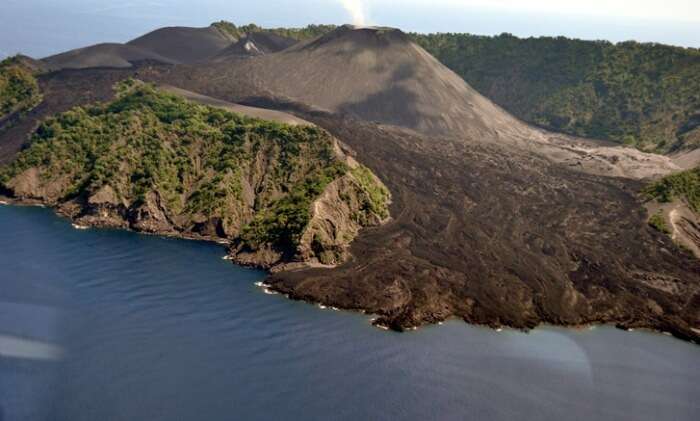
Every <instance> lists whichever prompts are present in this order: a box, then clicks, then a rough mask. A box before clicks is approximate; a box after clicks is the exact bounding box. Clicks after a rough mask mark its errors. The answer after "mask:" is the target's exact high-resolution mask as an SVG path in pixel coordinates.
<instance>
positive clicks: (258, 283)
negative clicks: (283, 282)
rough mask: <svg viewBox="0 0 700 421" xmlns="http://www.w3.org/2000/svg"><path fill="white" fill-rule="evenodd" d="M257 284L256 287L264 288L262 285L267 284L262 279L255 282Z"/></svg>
mask: <svg viewBox="0 0 700 421" xmlns="http://www.w3.org/2000/svg"><path fill="white" fill-rule="evenodd" d="M255 286H256V287H260V288H262V287H264V286H265V284H263V283H262V282H261V281H258V282H256V283H255Z"/></svg>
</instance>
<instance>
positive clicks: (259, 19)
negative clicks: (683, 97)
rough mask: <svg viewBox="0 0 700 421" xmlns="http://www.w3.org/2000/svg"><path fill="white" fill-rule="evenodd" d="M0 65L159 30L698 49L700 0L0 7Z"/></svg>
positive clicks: (44, 3) (56, 0)
mask: <svg viewBox="0 0 700 421" xmlns="http://www.w3.org/2000/svg"><path fill="white" fill-rule="evenodd" d="M2 3H3V4H2V13H0V56H6V55H10V54H15V53H18V52H21V53H24V54H27V55H30V56H33V57H44V56H46V55H50V54H55V53H58V52H61V51H65V50H68V49H72V48H78V47H82V46H86V45H90V44H95V43H98V42H107V41H111V42H124V41H127V40H129V39H132V38H135V37H136V36H138V35H141V34H143V33H145V32H148V31H150V30H152V29H155V28H158V27H161V26H173V25H185V26H206V25H208V24H210V23H211V22H213V21H217V20H221V19H225V20H229V21H232V22H234V23H237V24H245V23H251V22H254V23H257V24H259V25H262V26H305V25H307V24H310V23H334V24H342V23H356V24H366V25H383V26H392V27H398V28H401V29H403V30H405V31H415V32H468V33H472V34H481V35H496V34H500V33H503V32H509V33H512V34H514V35H517V36H521V37H529V36H559V35H563V36H567V37H573V38H581V39H605V40H610V41H614V42H617V41H626V40H637V41H642V42H661V43H665V44H673V45H680V46H685V47H695V48H700V0H663V1H661V0H586V1H571V0H401V1H396V0H245V1H241V0H140V1H139V0H122V1H115V0H2Z"/></svg>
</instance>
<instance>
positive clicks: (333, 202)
mask: <svg viewBox="0 0 700 421" xmlns="http://www.w3.org/2000/svg"><path fill="white" fill-rule="evenodd" d="M119 90H120V93H119V95H118V98H117V99H116V100H115V101H113V102H111V103H107V104H104V105H96V106H88V107H85V108H83V107H78V108H74V109H72V110H70V111H68V112H65V113H63V114H59V115H57V116H56V117H54V118H51V119H49V120H47V121H45V122H44V123H43V124H42V125H40V126H39V128H38V129H37V131H36V133H35V134H34V135H33V139H32V142H31V146H30V147H29V148H28V149H27V150H25V151H24V152H22V153H21V154H20V155H19V156H18V157H17V159H16V160H15V161H14V162H13V163H12V164H11V165H9V166H7V167H5V168H2V169H0V190H3V191H4V192H5V193H6V194H8V195H9V196H10V197H12V198H15V199H18V200H24V201H27V200H30V201H31V200H38V201H41V202H43V203H47V204H51V205H54V206H58V207H59V208H60V209H61V210H62V212H63V213H65V214H68V215H69V216H71V217H72V218H73V219H74V220H75V221H76V222H77V223H79V224H86V225H100V226H110V227H121V228H131V229H134V230H137V231H144V232H152V233H159V234H170V235H183V236H193V237H201V238H213V239H221V240H227V241H229V240H230V241H231V242H232V246H231V247H232V248H231V252H232V255H233V257H234V258H235V259H237V260H238V261H239V262H242V263H246V264H255V265H261V266H266V267H269V266H272V265H276V264H279V263H284V262H289V261H294V260H298V261H302V262H314V261H315V262H321V263H324V264H336V263H338V262H341V261H343V260H344V259H345V258H346V251H345V249H346V247H347V245H348V244H349V242H350V241H352V239H353V238H354V237H355V235H357V232H358V230H359V229H360V228H361V227H363V226H368V225H377V224H379V223H380V222H381V221H382V220H383V219H385V218H386V217H387V216H388V213H387V208H386V207H387V203H388V200H389V196H388V192H387V191H386V189H385V188H384V187H383V185H382V184H381V182H379V180H378V179H376V178H375V177H374V175H372V173H371V172H369V171H368V170H367V169H366V168H364V167H362V166H360V165H359V164H357V163H356V162H355V161H354V160H351V159H349V158H347V157H345V155H344V154H343V153H342V152H341V151H340V149H339V146H338V144H337V141H336V140H334V139H333V138H332V137H331V136H330V135H328V133H326V132H325V131H323V130H321V129H319V128H316V127H313V126H301V125H299V126H288V125H284V124H278V123H272V122H267V121H264V120H256V119H250V118H247V117H242V116H240V115H236V114H232V113H230V112H227V111H224V110H221V109H216V108H211V107H206V106H201V105H195V104H193V103H189V102H186V101H185V100H183V99H181V98H180V97H177V96H174V95H171V94H167V93H163V92H161V91H158V90H155V89H154V88H152V87H149V86H147V85H141V84H139V83H136V82H133V81H127V82H123V83H121V84H120V85H119Z"/></svg>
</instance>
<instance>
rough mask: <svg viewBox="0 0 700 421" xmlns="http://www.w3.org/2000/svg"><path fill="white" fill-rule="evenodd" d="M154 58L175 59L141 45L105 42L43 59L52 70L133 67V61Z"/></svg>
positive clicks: (168, 61) (157, 59) (168, 60)
mask: <svg viewBox="0 0 700 421" xmlns="http://www.w3.org/2000/svg"><path fill="white" fill-rule="evenodd" d="M143 60H152V61H157V62H160V63H166V64H172V63H174V61H173V60H171V59H169V58H166V57H163V56H161V55H159V54H157V53H154V52H152V51H148V50H144V49H142V48H139V47H135V46H132V45H125V44H117V43H104V44H96V45H91V46H89V47H84V48H78V49H75V50H71V51H67V52H65V53H60V54H56V55H53V56H50V57H46V58H44V59H42V62H43V63H44V64H45V65H46V67H47V68H48V69H50V70H59V69H85V68H90V67H114V68H125V67H131V66H132V64H131V63H132V62H136V61H143Z"/></svg>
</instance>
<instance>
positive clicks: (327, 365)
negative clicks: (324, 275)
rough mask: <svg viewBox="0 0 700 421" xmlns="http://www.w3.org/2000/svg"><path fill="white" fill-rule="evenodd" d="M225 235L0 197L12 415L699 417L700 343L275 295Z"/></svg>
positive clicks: (7, 404)
mask: <svg viewBox="0 0 700 421" xmlns="http://www.w3.org/2000/svg"><path fill="white" fill-rule="evenodd" d="M222 256H224V250H223V249H222V248H221V247H219V246H217V245H214V244H208V243H202V242H195V241H185V240H176V239H165V238H159V237H153V236H145V235H139V234H134V233H129V232H121V231H112V230H96V229H88V230H76V229H74V228H73V227H72V226H71V224H70V222H69V221H67V220H65V219H61V218H58V217H56V216H55V215H54V214H53V213H52V211H51V210H49V209H42V208H36V207H12V206H0V420H2V421H15V420H21V421H24V420H66V421H80V420H90V421H94V420H103V421H108V420H243V419H245V420H254V419H285V420H296V419H304V420H316V419H319V420H320V419H341V420H358V419H392V420H393V419H406V420H427V419H441V420H452V419H454V420H462V419H474V420H485V419H490V420H506V419H507V420H512V419H518V420H563V419H595V420H635V421H639V420H661V419H664V420H694V419H697V414H698V413H700V401H699V400H698V397H699V396H700V382H698V379H699V378H700V347H698V346H697V345H692V344H688V343H684V342H682V341H679V340H676V339H673V338H670V337H666V336H663V335H659V334H652V333H646V332H639V331H636V332H623V331H619V330H616V329H613V328H608V327H598V328H596V329H594V330H567V329H559V328H543V329H537V330H535V331H533V332H531V333H529V334H525V333H521V332H516V331H510V330H504V331H503V332H494V331H492V330H488V329H484V328H479V327H474V326H469V325H467V324H465V323H462V322H459V321H453V322H448V323H445V324H444V325H442V326H432V327H427V328H423V329H419V330H418V331H416V332H410V333H404V334H398V333H393V332H385V331H382V330H379V329H376V328H373V327H371V326H370V324H369V319H370V317H371V316H368V315H363V314H357V313H351V312H342V311H332V310H328V309H326V310H322V309H320V308H318V307H316V306H313V305H310V304H306V303H302V302H294V301H290V300H288V299H286V298H285V297H282V296H279V295H268V294H265V293H264V291H263V290H262V289H260V288H258V287H256V286H255V282H257V281H260V280H261V279H263V277H264V273H263V272H260V271H255V270H250V269H244V268H240V267H236V266H234V265H232V264H231V263H230V262H228V261H225V260H222V259H221V257H222Z"/></svg>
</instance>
